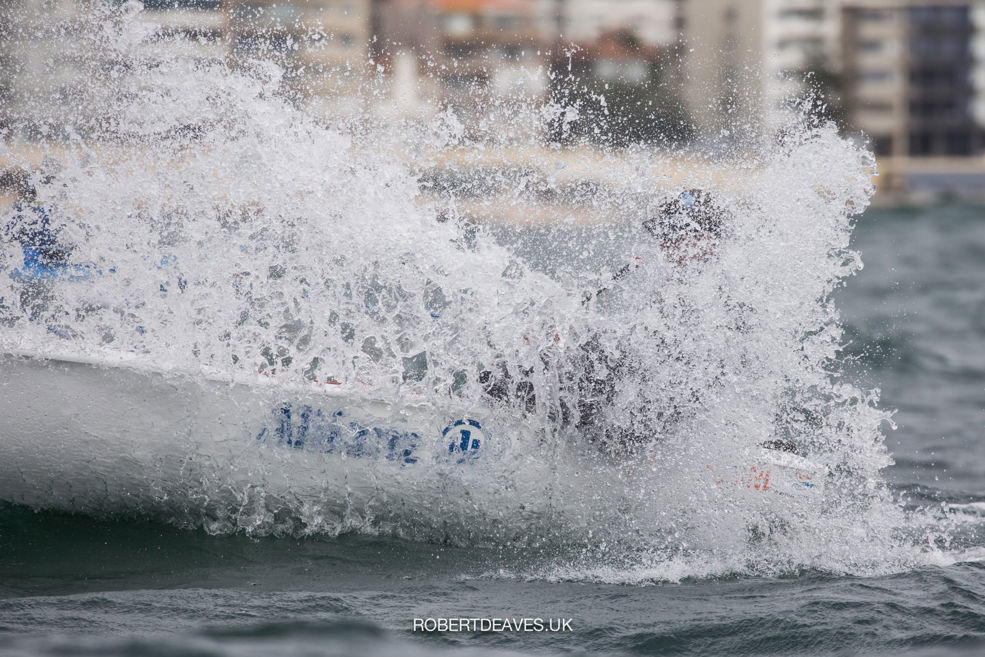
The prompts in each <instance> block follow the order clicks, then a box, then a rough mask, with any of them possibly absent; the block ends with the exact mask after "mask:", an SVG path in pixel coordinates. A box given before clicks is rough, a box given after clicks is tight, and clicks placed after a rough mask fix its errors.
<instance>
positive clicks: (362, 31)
mask: <svg viewBox="0 0 985 657" xmlns="http://www.w3.org/2000/svg"><path fill="white" fill-rule="evenodd" d="M191 1H193V2H194V1H196V0H191ZM224 8H225V11H226V14H227V16H228V26H229V35H228V41H229V46H230V50H231V55H232V58H233V61H239V62H242V61H248V60H251V59H269V60H272V61H275V62H277V63H278V64H280V65H282V66H283V67H284V69H285V71H286V73H287V75H286V80H285V82H286V84H287V86H288V88H289V89H290V91H291V95H292V97H293V98H294V99H295V100H296V101H297V102H298V103H300V104H301V105H303V106H304V107H306V108H307V109H309V110H310V111H312V112H313V113H315V114H320V115H331V116H351V115H356V114H360V113H362V112H364V111H365V110H366V107H367V104H368V103H369V102H370V101H369V99H368V98H367V96H366V94H367V91H368V89H367V85H366V81H367V66H368V60H369V52H370V51H369V47H370V38H371V35H372V31H371V20H372V7H371V4H370V0H307V1H299V0H294V1H291V0H286V1H285V0H225V2H224Z"/></svg>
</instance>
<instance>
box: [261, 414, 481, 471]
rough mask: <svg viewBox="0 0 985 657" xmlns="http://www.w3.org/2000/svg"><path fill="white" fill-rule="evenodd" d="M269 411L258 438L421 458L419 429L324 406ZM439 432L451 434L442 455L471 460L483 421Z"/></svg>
mask: <svg viewBox="0 0 985 657" xmlns="http://www.w3.org/2000/svg"><path fill="white" fill-rule="evenodd" d="M270 415H271V418H270V421H269V423H268V425H267V426H265V427H263V429H261V430H260V433H259V434H258V435H257V440H260V441H265V440H266V441H271V442H274V443H275V444H278V445H284V446H287V447H292V448H294V449H307V450H313V451H319V452H324V453H326V454H340V455H343V456H346V457H349V458H375V459H385V460H387V461H396V462H399V463H400V464H401V465H411V464H414V463H417V462H418V460H419V458H420V447H421V442H422V441H421V438H420V436H419V435H418V434H417V433H414V432H409V431H400V430H398V429H389V428H380V427H367V426H365V425H362V424H360V423H359V422H355V421H352V420H348V419H346V418H345V414H344V413H343V412H342V411H323V410H322V409H320V408H314V407H312V406H309V405H307V404H304V405H292V404H290V403H286V402H285V403H284V404H281V405H280V406H278V407H276V408H274V409H273V410H272V411H271V413H270ZM441 435H442V437H443V438H445V439H450V440H451V442H450V443H449V444H448V452H447V454H446V455H445V456H444V457H443V458H444V459H449V458H450V459H453V460H455V462H457V463H465V462H468V461H473V460H475V458H476V457H477V456H478V452H479V447H480V445H481V444H482V442H483V441H484V439H485V433H484V432H483V429H482V426H481V425H480V424H479V423H478V422H477V421H476V420H468V419H466V420H458V421H456V422H453V423H452V424H450V425H449V426H448V427H446V428H445V429H444V431H442V433H441Z"/></svg>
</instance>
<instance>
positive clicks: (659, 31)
mask: <svg viewBox="0 0 985 657" xmlns="http://www.w3.org/2000/svg"><path fill="white" fill-rule="evenodd" d="M532 5H533V12H534V15H535V21H536V25H537V31H538V35H539V37H540V39H541V40H542V41H543V42H545V43H548V44H553V43H554V42H556V41H557V40H558V38H561V39H562V40H563V41H564V42H574V43H594V42H596V41H598V40H599V38H600V37H602V36H603V35H604V34H607V33H613V32H617V31H621V30H632V32H633V33H634V34H635V35H636V36H637V37H639V39H640V41H641V42H642V43H643V44H644V45H646V46H667V45H669V44H672V43H674V42H675V41H677V37H678V30H677V2H675V0H615V1H613V0H532Z"/></svg>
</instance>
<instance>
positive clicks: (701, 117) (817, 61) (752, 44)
mask: <svg viewBox="0 0 985 657" xmlns="http://www.w3.org/2000/svg"><path fill="white" fill-rule="evenodd" d="M837 9H838V6H837V3H836V2H832V1H831V0H682V2H681V21H680V23H681V27H682V30H683V34H684V53H685V62H684V79H685V80H686V85H685V87H684V96H685V99H686V100H687V104H688V107H689V108H690V110H691V113H692V115H693V116H694V118H695V121H696V123H697V125H698V127H699V128H700V129H701V131H702V132H704V133H705V134H709V135H715V134H721V133H722V131H729V132H730V133H731V132H732V131H733V130H735V129H736V128H739V129H744V128H748V129H750V130H759V129H762V128H764V127H765V128H769V127H770V126H772V125H778V124H780V123H782V122H783V120H784V117H785V115H786V112H785V109H786V107H787V106H788V104H789V102H790V100H791V99H793V98H796V97H797V96H798V95H800V94H802V93H803V91H804V88H805V87H804V84H805V73H806V72H807V71H809V70H812V69H817V68H820V67H825V68H829V67H830V68H837V66H838V65H839V63H840V62H839V60H838V59H837V57H835V56H834V55H835V54H836V53H837V52H838V50H837V44H838V30H839V23H838V20H839V18H840V13H839V12H838V11H837Z"/></svg>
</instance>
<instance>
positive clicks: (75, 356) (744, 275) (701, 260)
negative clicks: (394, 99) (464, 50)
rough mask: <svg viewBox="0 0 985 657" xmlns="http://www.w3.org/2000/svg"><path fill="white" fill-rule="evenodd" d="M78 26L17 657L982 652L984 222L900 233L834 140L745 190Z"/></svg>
mask: <svg viewBox="0 0 985 657" xmlns="http://www.w3.org/2000/svg"><path fill="white" fill-rule="evenodd" d="M66 20H67V21H68V22H69V23H70V24H65V25H62V24H52V25H50V26H49V25H42V26H41V28H43V29H47V30H49V31H50V32H51V33H52V34H54V35H57V34H59V33H61V31H62V30H65V33H71V34H75V35H80V36H79V38H80V39H81V40H82V43H83V45H86V43H87V42H91V43H88V46H89V48H88V49H87V50H86V49H84V50H83V51H84V52H88V53H90V54H89V55H87V56H86V57H82V58H81V60H80V61H81V65H82V66H84V67H88V68H87V79H89V80H91V85H90V86H89V89H88V91H86V92H85V93H82V94H81V95H80V97H79V98H78V99H74V100H76V101H77V103H76V108H77V110H78V111H75V112H73V113H72V114H71V116H70V117H69V118H68V119H66V118H65V115H64V114H58V113H57V112H54V111H53V112H51V115H50V116H47V117H44V116H42V117H41V118H42V119H45V120H47V123H45V122H44V121H41V122H40V123H34V124H32V123H30V121H28V122H27V123H25V124H24V125H19V126H18V125H15V126H13V127H12V128H11V129H10V130H9V131H7V132H4V133H3V137H4V143H3V151H2V155H3V156H4V158H5V160H7V161H9V162H12V163H13V164H15V165H19V166H21V167H22V168H23V169H24V170H25V171H29V172H30V175H29V182H30V183H31V185H32V186H33V188H34V191H35V194H34V198H33V199H30V200H29V201H28V200H26V199H25V204H26V206H27V207H26V208H25V207H24V206H23V205H22V206H21V207H20V208H18V207H12V208H4V209H3V211H2V215H0V227H2V229H3V234H2V237H3V240H2V242H0V246H2V250H0V269H2V270H3V275H2V276H0V393H2V394H0V651H5V652H7V653H11V654H73V653H86V654H99V655H106V654H220V655H226V654H229V655H239V654H253V653H257V654H270V653H276V654H286V655H290V654H340V655H347V654H416V653H419V654H423V653H427V654H431V653H439V654H440V653H442V652H445V653H452V654H453V653H464V654H510V653H513V654H517V653H519V654H531V653H535V654H552V653H566V654H567V653H575V654H695V655H716V654H728V655H733V654H782V655H786V654H805V655H828V654H859V653H864V654H887V655H888V654H901V653H903V654H907V653H909V654H951V653H962V652H963V653H967V654H976V653H977V652H978V651H980V650H982V649H983V648H985V646H983V642H982V636H983V628H985V623H983V621H982V619H983V615H982V590H983V586H982V577H981V570H982V567H981V564H982V559H983V558H985V550H983V548H985V544H983V536H982V532H983V530H985V498H983V496H982V490H981V486H980V480H981V473H982V470H983V467H985V455H983V454H982V448H981V446H980V441H979V440H978V436H979V433H980V431H981V427H982V412H983V408H982V403H983V401H985V400H983V376H985V350H982V348H981V346H980V336H981V333H982V330H983V327H985V299H983V297H982V292H981V289H980V285H979V284H978V282H979V280H980V278H979V271H980V266H981V261H982V255H983V253H985V227H983V226H985V225H983V224H982V223H981V221H980V216H981V209H979V208H976V207H973V206H967V205H960V204H957V203H946V202H942V203H940V204H938V205H936V206H933V207H927V208H912V209H901V208H897V209H868V204H869V199H870V197H871V195H872V193H873V186H872V173H873V167H874V164H875V163H874V160H873V157H872V155H871V153H869V152H868V151H867V150H866V148H865V147H864V146H861V145H859V144H857V143H854V142H852V141H849V140H846V139H844V138H842V137H840V136H839V135H838V133H837V131H836V130H835V129H834V127H833V126H830V125H826V124H823V123H820V122H818V121H816V120H814V119H813V118H812V117H810V116H807V115H801V114H798V113H796V112H792V113H791V115H790V116H789V117H788V119H787V120H788V123H787V124H786V125H784V126H781V127H780V129H777V130H775V131H766V132H764V133H763V134H750V133H749V132H748V131H746V132H744V133H743V132H742V130H743V128H742V126H736V131H737V132H736V134H740V133H741V134H740V138H741V141H740V142H732V141H730V142H727V143H723V144H721V145H720V146H721V148H718V149H716V153H717V157H710V156H708V155H707V153H706V152H704V151H696V150H688V149H683V150H678V151H667V150H657V149H649V148H631V149H626V150H619V151H616V150H611V151H607V150H598V149H596V150H589V149H560V148H555V149H552V148H549V147H547V146H545V145H544V144H543V143H542V142H539V141H536V140H534V141H531V140H530V137H529V135H530V134H532V133H534V132H536V128H537V126H543V125H544V124H545V122H549V121H555V122H556V121H560V120H562V119H563V120H564V121H566V120H568V118H571V117H574V116H576V114H577V112H576V110H577V108H572V107H562V106H555V105H549V106H546V107H543V108H538V107H532V106H530V105H529V104H524V103H523V102H522V99H515V101H516V102H514V103H512V104H511V103H510V99H506V100H505V101H504V102H503V103H501V104H499V105H495V106H491V107H488V108H484V107H482V106H481V105H480V106H478V107H477V108H475V109H474V111H475V112H477V113H478V115H474V116H467V115H463V114H461V113H456V112H455V111H453V109H447V110H444V111H440V112H437V113H436V114H435V115H433V116H430V117H424V118H420V119H419V120H416V121H415V120H394V119H393V118H392V117H388V116H387V115H385V114H372V113H367V114H366V115H365V116H360V117H357V118H354V119H350V120H346V121H329V120H319V119H316V118H314V117H312V116H311V115H309V114H307V113H306V112H304V111H303V110H302V109H300V108H299V106H298V102H297V101H298V99H297V98H293V97H291V96H290V94H289V93H288V94H287V95H285V92H284V87H283V85H282V81H283V80H284V71H283V70H282V69H281V68H279V67H278V66H277V65H275V64H273V63H271V62H269V61H261V60H256V61H246V62H240V63H239V64H238V65H237V66H230V65H229V64H227V63H225V62H222V61H211V60H209V61H190V60H187V59H183V58H181V57H176V56H175V55H174V53H173V51H172V50H170V49H168V48H162V47H161V45H162V44H161V41H160V38H161V37H160V35H159V34H158V33H157V32H156V30H155V28H154V26H153V25H152V24H149V23H146V22H145V21H144V19H143V18H142V10H141V7H140V6H139V4H137V3H126V4H125V5H122V6H120V7H114V6H110V7H105V8H100V7H96V8H94V9H93V11H92V12H91V13H89V14H85V15H83V16H81V17H78V18H71V19H66ZM73 21H74V22H73ZM34 25H35V27H34V28H31V29H41V28H37V26H36V24H34ZM97 28H98V29H97ZM87 57H88V58H87ZM37 93H38V94H39V97H38V98H37V99H36V101H37V102H36V103H35V104H34V105H35V107H37V108H39V111H41V112H42V114H43V113H44V110H45V109H46V108H54V107H55V106H56V104H57V102H58V100H59V99H58V98H57V97H52V98H45V97H44V90H43V89H42V88H41V87H39V89H38V91H37ZM367 93H376V91H373V89H368V90H367ZM377 100H379V101H380V102H381V103H383V102H385V101H386V98H382V97H381V98H377ZM485 111H488V115H484V114H483V112H485ZM503 116H507V117H508V118H509V121H510V126H511V127H512V128H513V129H511V130H510V131H505V132H503V133H502V134H498V133H497V132H496V131H495V130H490V129H488V127H489V126H490V125H496V121H502V119H503ZM562 122H563V121H562ZM39 125H40V126H42V127H44V129H45V130H48V132H47V133H46V134H47V135H48V137H49V141H48V142H46V143H45V144H43V145H40V146H39V145H37V144H28V145H27V147H25V145H24V144H23V143H20V142H19V140H20V139H21V136H23V135H25V134H27V135H33V136H34V137H37V136H38V130H39V129H40V128H39ZM483 126H485V127H483ZM737 143H741V148H736V147H735V146H736V144H737ZM38 149H40V150H41V151H42V152H43V155H44V158H43V159H42V160H41V161H40V162H37V161H34V160H31V155H30V154H31V153H33V152H36V151H37V150H38ZM518 156H519V159H518ZM696 189H697V190H701V191H700V192H694V191H693V190H696ZM687 190H692V191H690V192H687V193H688V194H690V198H691V199H692V200H694V197H695V196H697V197H698V198H700V199H704V200H702V201H701V203H702V204H704V205H699V207H698V209H697V210H689V211H685V210H683V209H681V207H680V204H682V203H684V201H685V198H686V197H685V196H684V195H683V193H684V192H685V191H687ZM675 203H676V204H677V205H675ZM702 207H703V208H704V210H702ZM675 208H676V209H675ZM695 212H697V213H701V212H705V213H707V214H705V215H703V216H702V215H700V214H698V215H695V214H694V213H695ZM696 216H697V217H700V218H701V220H702V221H709V220H714V221H716V222H720V225H721V234H720V235H719V237H718V238H717V239H710V238H709V236H708V235H704V237H703V238H702V237H696V238H694V239H693V240H690V241H689V240H676V241H675V240H673V239H670V240H667V239H663V240H661V239H654V237H653V235H651V234H650V232H649V231H648V230H646V229H644V228H643V227H642V226H641V222H643V221H644V220H647V219H651V218H663V219H664V220H669V219H674V218H676V219H677V220H678V224H677V225H676V226H670V227H667V230H669V231H671V232H670V234H672V235H679V234H680V233H679V232H676V231H685V230H689V229H688V228H687V226H688V225H690V224H688V223H687V222H684V223H681V219H682V217H683V218H684V219H687V221H692V220H694V219H695V217H696ZM545 218H546V219H547V221H545ZM32 222H33V223H32ZM45 222H47V224H48V225H47V228H46V229H45V230H46V231H47V232H43V231H41V232H39V229H40V227H41V224H44V223H45ZM692 228H693V226H692ZM706 232H707V231H706ZM39 241H40V242H45V241H46V242H45V243H44V244H42V245H41V246H43V247H44V249H47V251H45V250H43V249H41V248H40V247H39ZM52 249H54V250H52ZM39 262H40V263H41V264H40V265H39ZM44 262H47V264H44ZM626 263H628V264H629V267H628V269H626V272H625V275H624V274H622V273H620V272H621V271H622V267H623V265H624V264H626ZM777 441H781V442H782V443H783V444H785V445H787V446H789V447H790V448H791V449H793V450H794V452H795V455H791V454H787V453H786V452H778V451H777V450H764V449H763V447H762V445H763V444H764V443H773V444H776V442H777ZM449 618H455V619H457V618H469V619H472V618H475V619H484V620H486V621H489V622H491V620H492V619H510V621H511V623H512V620H513V619H541V620H540V621H539V623H540V624H543V625H547V626H548V628H549V627H550V626H551V622H552V621H553V622H554V623H558V622H559V621H561V622H563V627H564V630H563V631H554V632H542V631H518V630H516V629H513V628H511V629H510V630H508V631H495V630H491V629H490V630H489V631H471V630H467V631H444V632H427V631H420V630H419V629H415V627H416V626H418V625H421V626H424V627H426V625H424V624H423V621H424V620H426V619H449ZM532 622H533V621H532ZM498 624H499V625H500V630H505V628H504V627H502V625H503V623H502V620H500V621H499V623H498ZM536 626H537V622H534V629H536Z"/></svg>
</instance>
